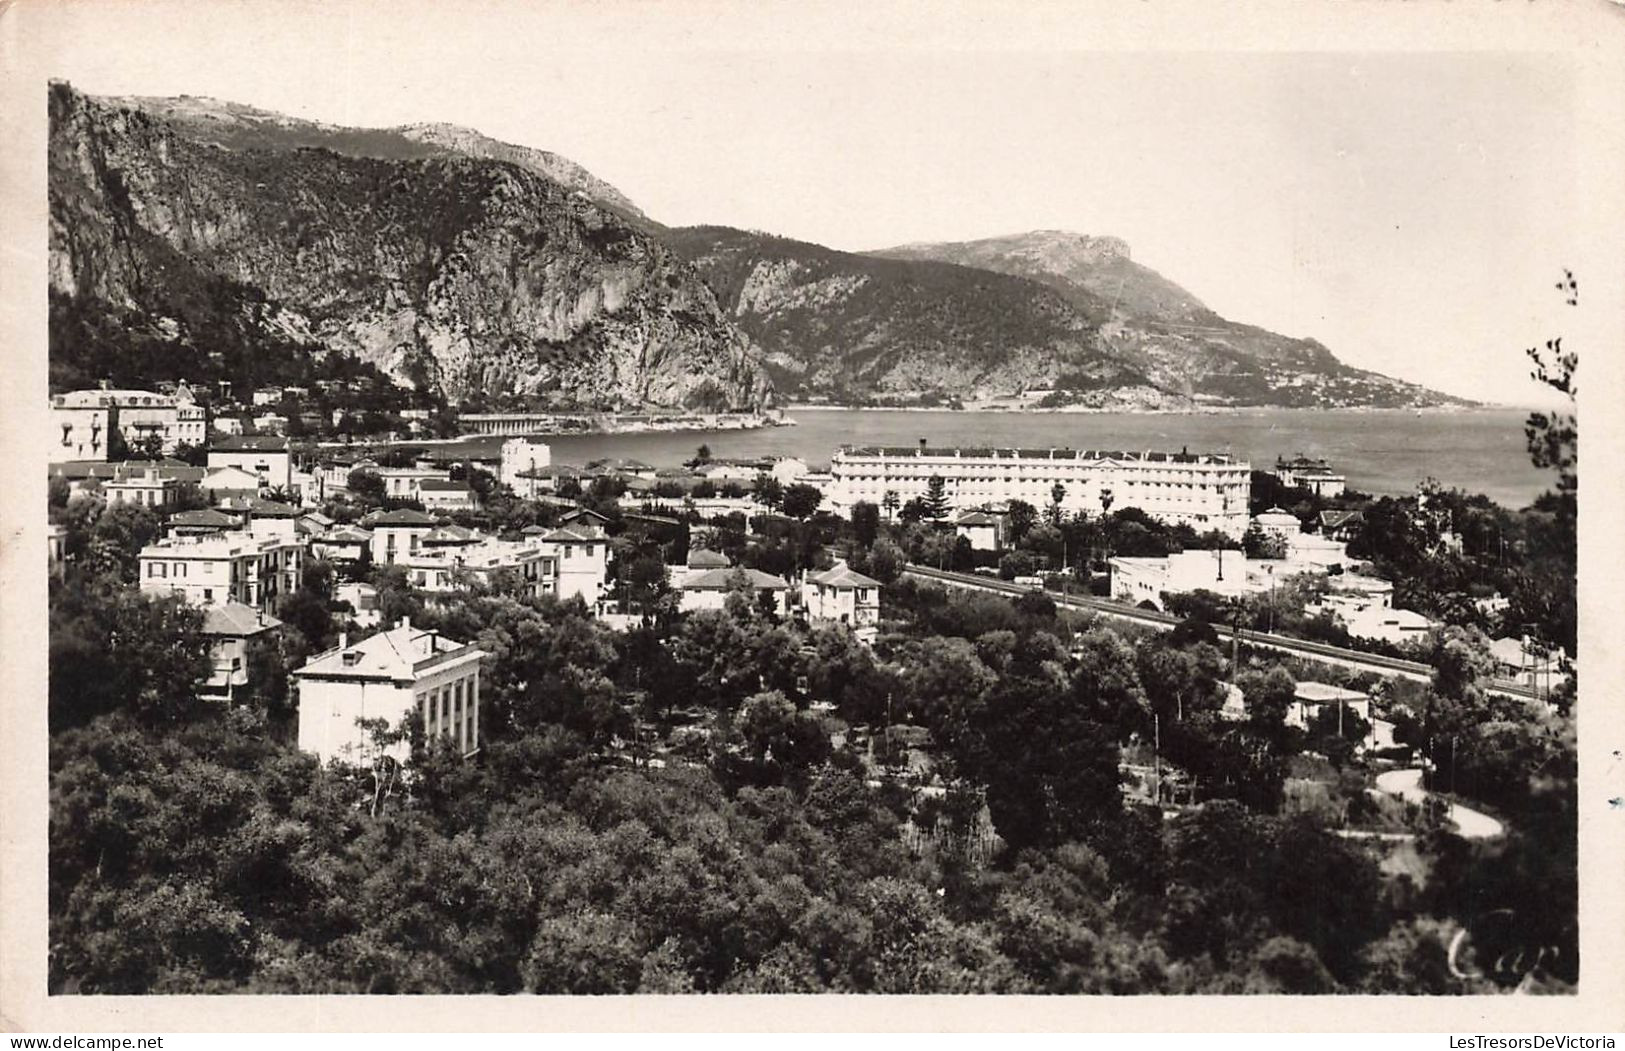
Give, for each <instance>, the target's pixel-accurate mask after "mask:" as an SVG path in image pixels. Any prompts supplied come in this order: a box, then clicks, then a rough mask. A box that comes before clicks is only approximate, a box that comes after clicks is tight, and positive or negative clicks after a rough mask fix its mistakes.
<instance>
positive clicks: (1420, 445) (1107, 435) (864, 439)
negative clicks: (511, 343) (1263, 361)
mask: <svg viewBox="0 0 1625 1051" xmlns="http://www.w3.org/2000/svg"><path fill="white" fill-rule="evenodd" d="M785 417H786V418H787V419H789V420H792V421H794V423H793V425H791V426H783V427H768V428H762V429H758V430H730V431H661V432H640V433H630V434H582V435H554V436H552V437H550V438H548V442H549V444H550V445H551V446H552V449H553V461H554V462H555V463H565V464H573V465H576V466H581V465H584V464H586V463H588V462H589V461H592V460H597V459H600V458H604V457H625V458H629V459H634V460H642V461H644V462H645V463H649V464H653V465H654V466H656V467H667V466H676V465H679V464H682V463H683V462H685V461H687V460H690V459H692V458H693V457H694V455H695V452H696V450H697V449H698V448H699V446H700V445H701V444H702V443H703V444H705V445H707V446H709V447H710V450H711V454H712V455H713V456H718V457H754V456H797V457H801V458H802V459H804V460H806V461H807V462H808V463H809V464H810V465H812V466H814V467H815V468H817V467H822V466H824V465H827V464H828V463H829V457H830V453H831V452H833V451H834V450H835V449H836V448H837V447H839V446H840V445H843V444H857V445H915V444H917V443H918V442H919V440H920V439H921V438H924V439H926V441H928V442H929V443H930V444H931V445H933V446H942V445H980V446H988V445H993V446H1001V447H1018V446H1019V447H1038V448H1051V447H1054V448H1073V449H1107V450H1159V451H1179V450H1182V449H1188V450H1189V451H1191V452H1221V453H1229V454H1231V455H1233V456H1236V457H1239V458H1241V459H1245V460H1248V461H1249V462H1251V463H1252V465H1253V467H1254V468H1255V469H1259V470H1268V469H1269V468H1271V467H1273V466H1274V465H1275V460H1276V457H1286V458H1289V459H1290V458H1291V457H1294V456H1297V455H1299V454H1302V455H1304V456H1310V457H1314V458H1317V459H1324V460H1327V461H1329V462H1330V463H1331V465H1332V467H1333V468H1334V469H1336V470H1337V471H1339V472H1341V473H1342V474H1344V475H1346V476H1347V478H1348V485H1349V487H1350V488H1352V489H1358V490H1360V491H1362V492H1367V493H1374V494H1377V495H1385V494H1387V495H1403V494H1406V493H1411V492H1414V491H1415V489H1416V486H1417V483H1419V482H1421V481H1422V480H1423V479H1425V478H1430V477H1431V478H1434V479H1437V480H1438V481H1439V482H1440V483H1441V484H1442V485H1444V486H1445V487H1446V488H1457V489H1463V490H1465V491H1467V492H1470V493H1483V494H1485V495H1486V496H1488V497H1490V498H1491V499H1492V500H1494V501H1496V502H1497V503H1499V504H1502V505H1504V506H1507V507H1512V508H1520V507H1524V506H1526V505H1528V504H1529V503H1531V502H1532V501H1533V500H1534V499H1535V498H1536V497H1537V496H1539V495H1540V494H1541V493H1542V492H1544V491H1545V490H1547V489H1549V488H1551V486H1552V485H1553V484H1554V482H1555V481H1556V479H1555V476H1554V475H1553V474H1552V472H1550V471H1542V470H1538V469H1537V468H1535V467H1534V465H1532V464H1531V463H1530V462H1529V454H1528V452H1527V450H1526V449H1525V446H1524V433H1523V424H1524V420H1525V419H1526V418H1527V417H1528V411H1527V410H1524V409H1502V408H1494V409H1470V410H1461V411H1449V412H1439V411H1423V412H1418V411H1416V410H1414V409H1376V410H1372V409H1331V410H1326V409H1242V410H1231V411H1225V412H1213V413H1065V412H1029V413H1023V412H974V411H963V410H949V409H941V410H929V409H832V408H821V407H810V406H794V407H791V408H788V409H786V410H785ZM502 440H503V439H501V438H500V437H482V438H471V439H467V440H464V441H459V442H457V443H454V444H452V445H450V446H437V448H436V451H437V452H438V453H441V454H442V455H445V454H446V453H450V452H453V451H454V450H455V451H459V452H458V454H463V453H461V451H462V450H466V455H472V456H485V457H490V456H494V455H495V454H496V450H497V447H498V446H500V445H501V443H502Z"/></svg>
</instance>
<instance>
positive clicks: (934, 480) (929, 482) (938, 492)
mask: <svg viewBox="0 0 1625 1051" xmlns="http://www.w3.org/2000/svg"><path fill="white" fill-rule="evenodd" d="M921 503H922V504H923V505H924V509H925V516H926V517H927V518H929V519H931V520H932V521H933V522H940V521H941V520H942V519H944V518H947V517H948V507H949V505H948V483H947V480H946V479H944V478H943V477H942V475H940V474H934V475H932V476H931V477H930V478H928V479H926V482H925V496H924V497H923V498H922V500H921Z"/></svg>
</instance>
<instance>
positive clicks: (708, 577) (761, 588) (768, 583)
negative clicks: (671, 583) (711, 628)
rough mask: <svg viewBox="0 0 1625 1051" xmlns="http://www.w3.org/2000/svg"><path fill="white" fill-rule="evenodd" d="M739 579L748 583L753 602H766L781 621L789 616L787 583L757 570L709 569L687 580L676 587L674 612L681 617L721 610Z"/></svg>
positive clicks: (788, 584) (788, 585) (782, 579)
mask: <svg viewBox="0 0 1625 1051" xmlns="http://www.w3.org/2000/svg"><path fill="white" fill-rule="evenodd" d="M741 577H743V579H744V580H745V581H746V582H748V583H749V585H750V589H751V591H752V593H753V594H754V596H755V599H754V600H755V601H757V602H762V601H764V600H765V601H767V602H770V603H771V604H772V606H773V612H775V613H777V614H778V615H779V616H781V617H782V616H784V615H785V614H786V613H787V612H789V595H790V583H789V581H787V580H785V579H784V578H783V577H776V576H773V575H772V574H771V573H763V572H762V571H761V570H758V569H742V568H735V569H711V570H707V571H706V572H704V573H696V574H694V575H692V576H689V577H687V578H686V579H684V580H683V582H682V583H681V584H680V585H678V590H679V593H680V598H679V600H678V608H680V609H682V610H683V611H684V612H685V613H686V612H691V611H693V610H700V609H724V608H726V606H727V603H728V595H729V594H730V593H731V592H732V591H733V589H734V588H735V587H736V586H737V585H738V583H739V581H740V579H741Z"/></svg>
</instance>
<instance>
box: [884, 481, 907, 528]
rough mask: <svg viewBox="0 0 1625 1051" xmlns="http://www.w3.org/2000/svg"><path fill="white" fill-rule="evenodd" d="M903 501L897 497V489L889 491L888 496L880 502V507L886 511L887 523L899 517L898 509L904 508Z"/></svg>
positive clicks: (887, 491)
mask: <svg viewBox="0 0 1625 1051" xmlns="http://www.w3.org/2000/svg"><path fill="white" fill-rule="evenodd" d="M902 503H903V500H902V498H901V497H899V496H898V495H897V490H896V489H887V490H886V495H885V497H884V498H882V499H881V501H880V506H881V507H884V508H885V509H886V521H888V522H889V521H891V520H892V519H893V518H894V517H895V516H896V515H897V508H898V507H900V506H902Z"/></svg>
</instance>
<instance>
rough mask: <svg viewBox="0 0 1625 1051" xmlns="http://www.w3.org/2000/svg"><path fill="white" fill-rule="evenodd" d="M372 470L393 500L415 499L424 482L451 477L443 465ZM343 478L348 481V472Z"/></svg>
mask: <svg viewBox="0 0 1625 1051" xmlns="http://www.w3.org/2000/svg"><path fill="white" fill-rule="evenodd" d="M373 472H374V473H375V474H377V475H378V477H379V479H380V480H381V481H382V482H383V483H384V495H385V496H388V497H390V498H391V499H395V500H417V499H419V498H420V497H421V495H422V492H423V483H424V482H445V481H450V479H451V471H450V470H448V469H446V468H444V467H375V468H373ZM344 480H345V481H346V482H348V481H349V475H348V474H346V475H345V479H344Z"/></svg>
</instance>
